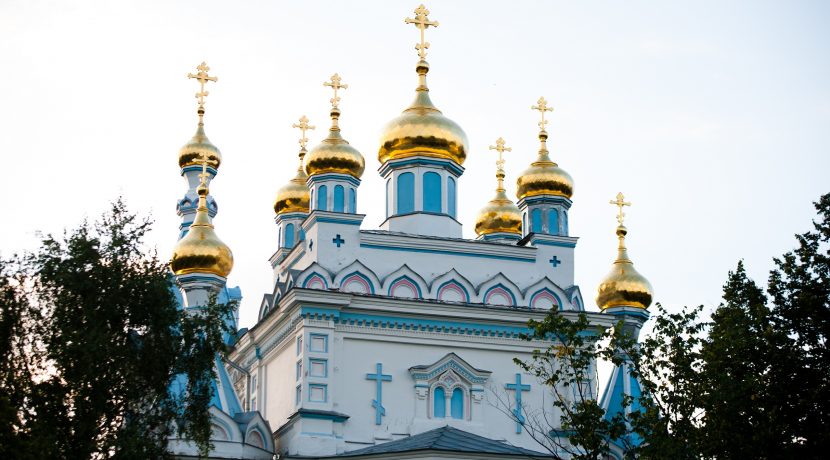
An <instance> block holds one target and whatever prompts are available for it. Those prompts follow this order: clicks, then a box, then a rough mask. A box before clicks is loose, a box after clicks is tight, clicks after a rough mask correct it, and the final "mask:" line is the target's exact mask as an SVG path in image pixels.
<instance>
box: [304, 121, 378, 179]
mask: <svg viewBox="0 0 830 460" xmlns="http://www.w3.org/2000/svg"><path fill="white" fill-rule="evenodd" d="M339 118H340V110H339V109H338V108H337V107H332V109H331V128H329V135H328V137H326V138H325V139H323V141H322V142H320V144H318V145H317V146H316V147H314V148H313V149H311V151H310V152H308V154H307V155H306V156H305V172H306V173H307V174H308V175H309V176H315V175H318V174H326V173H337V174H348V175H350V176H352V177H354V178H356V179H360V176H362V175H363V170H364V169H365V168H366V161H365V160H364V159H363V155H361V154H360V152H358V151H357V149H356V148H354V147H352V146H351V145H349V143H348V142H347V141H346V139H343V137H342V136H341V135H340V127H339V126H338V119H339Z"/></svg>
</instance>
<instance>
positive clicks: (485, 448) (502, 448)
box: [337, 426, 552, 458]
mask: <svg viewBox="0 0 830 460" xmlns="http://www.w3.org/2000/svg"><path fill="white" fill-rule="evenodd" d="M419 450H434V451H442V452H459V453H469V454H497V455H498V454H501V455H521V456H530V457H543V458H550V457H552V456H551V455H549V454H542V453H539V452H535V451H532V450H528V449H523V448H521V447H516V446H511V445H510V444H506V443H503V442H499V441H495V440H493V439H489V438H485V437H483V436H479V435H476V434H472V433H468V432H466V431H462V430H459V429H457V428H452V427H450V426H444V427H441V428H436V429H434V430H430V431H426V432H423V433H420V434H416V435H415V436H410V437H408V438H403V439H398V440H397V441H390V442H386V443H383V444H379V445H376V446H370V447H366V448H363V449H358V450H353V451H351V452H346V453H343V454H340V455H338V456H337V457H338V458H339V457H357V456H364V455H381V454H394V453H404V452H412V451H419Z"/></svg>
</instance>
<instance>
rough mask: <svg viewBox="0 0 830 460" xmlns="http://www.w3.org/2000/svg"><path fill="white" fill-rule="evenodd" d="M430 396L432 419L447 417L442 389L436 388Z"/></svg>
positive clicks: (445, 399) (445, 398) (444, 395)
mask: <svg viewBox="0 0 830 460" xmlns="http://www.w3.org/2000/svg"><path fill="white" fill-rule="evenodd" d="M433 393H434V394H433V395H432V417H433V418H444V417H446V416H447V396H446V393H444V387H436V388H435V391H434V392H433Z"/></svg>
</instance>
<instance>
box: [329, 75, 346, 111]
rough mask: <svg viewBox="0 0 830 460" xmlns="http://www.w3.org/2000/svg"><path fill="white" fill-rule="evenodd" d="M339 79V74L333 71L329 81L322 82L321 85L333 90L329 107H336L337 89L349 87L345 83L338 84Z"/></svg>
mask: <svg viewBox="0 0 830 460" xmlns="http://www.w3.org/2000/svg"><path fill="white" fill-rule="evenodd" d="M340 81H341V78H340V75H338V74H336V73H335V74H334V75H332V76H331V80H330V81H326V82H323V86H330V87H331V89H333V90H334V97H333V98H331V99H329V101H330V102H331V108H332V109H337V108H338V107H337V103H338V102H340V98H339V97H337V90H338V89H349V85H347V84H345V83H344V84H340Z"/></svg>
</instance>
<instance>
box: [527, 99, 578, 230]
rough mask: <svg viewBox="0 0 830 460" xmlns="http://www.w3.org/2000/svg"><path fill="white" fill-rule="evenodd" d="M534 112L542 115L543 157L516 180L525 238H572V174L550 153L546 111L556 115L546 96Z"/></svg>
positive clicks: (541, 145)
mask: <svg viewBox="0 0 830 460" xmlns="http://www.w3.org/2000/svg"><path fill="white" fill-rule="evenodd" d="M531 109H533V110H538V111H539V113H540V114H541V116H542V119H541V121H539V143H540V146H539V155H538V157H537V158H536V161H534V162H533V163H531V164H530V167H529V168H527V169H526V170H525V171H524V172H523V173H522V175H521V176H519V178H518V180H516V196H517V198H519V209H521V210H522V230H523V232H524V235H525V236H527V235H530V234H531V233H534V234H543V235H560V236H568V210H569V209H570V208H571V196H573V191H574V182H573V179H571V176H570V174H568V173H567V172H565V170H563V169H562V168H560V167H559V165H557V164H556V163H554V162H553V161H551V159H550V156H549V153H548V146H547V140H548V132H547V131H546V130H545V125H546V124H547V123H548V120H545V112H553V107H548V102H547V101H546V100H545V98H544V97H540V98H539V100H538V101H537V102H536V105H535V106H532V107H531Z"/></svg>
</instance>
